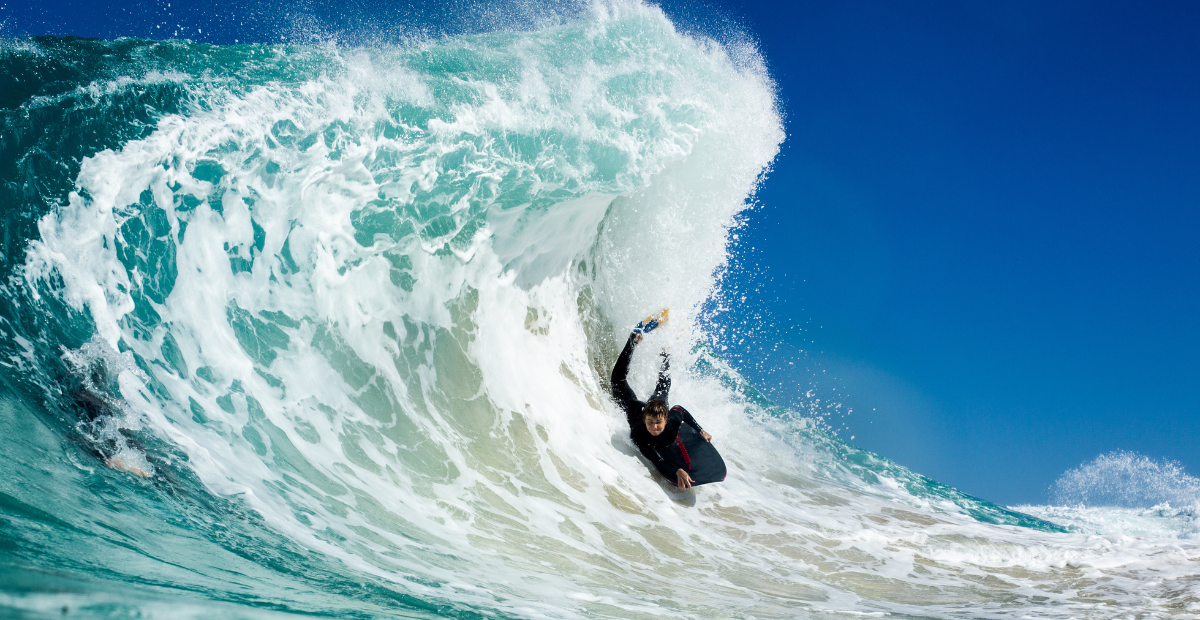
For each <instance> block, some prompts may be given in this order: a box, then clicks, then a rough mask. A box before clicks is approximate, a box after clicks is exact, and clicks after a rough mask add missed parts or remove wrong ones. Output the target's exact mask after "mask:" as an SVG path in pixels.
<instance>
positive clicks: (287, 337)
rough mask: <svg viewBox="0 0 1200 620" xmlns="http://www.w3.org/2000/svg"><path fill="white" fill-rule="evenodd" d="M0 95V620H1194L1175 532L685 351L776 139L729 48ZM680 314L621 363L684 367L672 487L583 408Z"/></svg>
mask: <svg viewBox="0 0 1200 620" xmlns="http://www.w3.org/2000/svg"><path fill="white" fill-rule="evenodd" d="M0 65H2V66H3V69H2V72H3V73H5V74H7V75H10V76H13V78H14V79H13V81H12V84H13V86H12V88H11V89H10V90H8V91H7V92H4V93H0V111H2V114H3V123H4V131H3V133H2V134H0V200H2V201H3V208H4V213H3V215H4V222H5V228H4V232H5V235H4V236H3V239H0V242H2V249H3V255H2V256H0V269H2V273H3V275H4V277H5V278H6V279H5V283H4V295H3V297H2V299H0V461H2V462H3V467H4V471H5V472H6V473H8V474H9V475H6V476H3V477H0V521H2V522H3V524H4V525H3V527H0V574H2V575H3V576H4V579H2V580H0V609H4V610H5V611H6V612H8V611H10V610H11V611H12V613H14V614H17V615H30V616H36V615H38V614H43V615H44V614H46V613H52V614H59V615H61V614H60V610H61V609H62V608H63V607H66V608H68V611H69V612H70V614H72V615H71V616H70V617H111V616H113V615H127V616H156V615H158V616H170V617H213V616H236V617H257V616H262V617H268V616H274V615H275V614H277V613H278V612H288V613H296V614H313V615H323V616H338V617H419V618H431V617H450V618H657V617H673V618H674V617H682V618H725V617H730V616H744V617H760V618H767V617H776V618H793V617H825V616H826V615H829V614H843V613H845V614H851V615H862V614H870V615H893V616H896V617H926V618H961V617H972V618H980V617H984V618H1023V617H1030V616H1033V617H1039V618H1080V617H1086V618H1118V617H1125V616H1126V615H1127V614H1129V613H1132V612H1134V611H1135V610H1136V611H1138V612H1147V611H1148V612H1153V613H1160V614H1167V613H1175V612H1176V611H1178V610H1184V611H1185V612H1188V613H1190V612H1191V611H1195V610H1196V606H1197V605H1200V603H1197V601H1198V600H1200V598H1198V593H1197V586H1196V585H1195V584H1196V581H1195V576H1196V575H1197V573H1198V565H1197V558H1198V557H1200V548H1197V547H1196V546H1195V545H1194V544H1193V543H1190V542H1186V537H1180V536H1172V535H1169V534H1163V535H1159V534H1156V533H1153V532H1150V533H1146V534H1145V535H1141V534H1139V536H1140V537H1136V538H1134V537H1126V538H1120V539H1114V540H1115V542H1114V541H1113V540H1109V539H1107V538H1100V537H1096V536H1094V535H1093V532H1092V531H1090V530H1087V529H1086V528H1083V527H1078V526H1072V527H1066V526H1063V525H1060V524H1058V523H1056V522H1055V521H1054V518H1052V517H1046V515H1044V514H1043V515H1042V516H1043V517H1046V518H1039V516H1035V515H1031V514H1029V512H1024V511H1018V510H1012V509H1007V508H1004V507H1000V506H996V505H994V504H991V503H989V502H987V501H985V500H982V499H979V498H975V497H971V496H969V495H966V494H964V493H962V492H960V491H958V490H956V489H953V488H951V487H948V486H946V485H943V484H940V483H938V482H936V481H934V480H931V479H929V478H926V477H924V476H921V475H919V474H916V473H914V472H911V471H908V470H907V469H904V468H903V467H900V466H898V465H896V464H894V463H892V462H890V461H888V460H887V459H884V458H881V457H879V456H877V455H874V454H871V453H868V452H865V451H862V450H859V449H857V448H855V447H854V446H852V445H849V444H846V443H844V442H842V441H841V440H839V439H838V438H837V437H835V436H833V435H832V434H831V433H829V432H827V431H826V430H825V429H824V428H823V427H822V426H821V425H819V424H814V423H813V422H812V420H810V419H809V418H806V417H805V416H803V415H800V414H799V413H797V412H795V411H790V410H787V409H785V408H781V407H778V406H776V405H775V404H773V403H771V402H770V401H768V400H766V399H765V398H763V396H762V395H761V394H760V393H759V392H758V390H757V389H755V387H754V386H753V385H750V384H749V383H747V382H746V380H745V379H744V378H743V377H742V376H741V375H739V374H738V373H737V372H736V371H735V370H734V369H732V368H731V367H730V366H729V365H728V364H727V363H726V362H725V360H723V359H722V358H721V357H720V356H719V355H718V354H717V353H716V352H715V351H714V350H713V348H712V347H711V346H710V344H709V343H710V342H711V334H712V333H713V332H714V330H716V329H720V327H721V326H722V323H721V321H722V320H724V319H723V318H722V317H721V316H720V315H716V316H714V315H711V314H707V313H706V310H705V308H707V307H711V306H712V304H709V305H706V303H707V302H709V301H711V299H712V297H713V296H714V295H718V294H719V293H720V279H719V274H720V273H721V270H722V266H723V265H725V262H726V260H727V256H728V246H729V244H730V239H731V233H730V231H731V230H732V229H733V228H735V227H736V225H737V221H738V219H737V218H738V215H739V213H741V212H742V211H743V210H744V209H745V208H746V206H747V204H748V200H749V199H750V198H751V197H752V195H753V193H754V191H755V189H756V187H757V185H758V183H759V182H760V181H761V179H762V178H763V175H764V174H766V173H767V172H768V171H769V169H770V166H771V164H772V162H773V161H774V159H775V157H776V156H777V155H778V153H779V147H780V144H781V142H782V140H783V139H784V132H783V127H782V121H781V116H780V111H779V109H778V107H777V106H778V104H777V101H776V99H775V91H774V84H773V83H772V81H771V79H770V76H769V72H768V71H767V66H766V62H765V60H764V59H763V58H761V57H760V56H759V54H758V53H757V51H756V50H754V49H753V48H752V47H750V46H741V47H739V46H734V45H732V44H729V45H726V44H721V43H719V42H716V41H713V40H710V39H706V38H703V37H699V36H691V35H686V34H683V33H681V32H680V31H679V30H678V29H677V28H676V27H675V25H674V24H672V23H671V21H670V20H669V19H667V17H666V16H665V15H664V14H663V12H662V11H661V10H659V9H658V8H656V7H653V6H647V5H644V4H640V3H637V2H624V1H618V2H612V3H597V4H595V5H593V6H591V8H590V9H588V10H585V11H583V13H582V14H581V15H579V16H578V17H577V18H574V19H571V20H567V21H563V22H561V23H554V24H551V25H547V26H544V27H541V28H539V29H536V30H531V31H528V32H513V31H496V32H491V33H484V34H476V35H470V36H460V37H449V38H445V39H439V40H435V41H426V42H422V43H419V44H411V45H405V46H396V47H360V48H351V47H336V46H289V45H272V46H268V45H235V46H224V47H222V46H210V45H202V44H195V43H190V42H184V41H169V42H152V41H142V40H131V39H122V40H118V41H94V40H80V39H69V38H67V39H63V38H35V39H25V40H8V41H4V42H3V43H2V44H0ZM798 122H803V120H802V119H800V120H799V121H798ZM773 208H787V205H778V206H777V207H773ZM666 306H669V307H670V308H671V317H672V318H671V322H670V323H669V324H668V325H667V326H666V327H665V328H663V329H660V330H658V331H656V332H655V333H654V334H652V335H651V337H650V338H648V342H647V343H646V344H645V345H643V349H650V350H654V349H657V348H661V347H669V348H670V349H671V350H672V352H673V355H674V359H675V363H674V365H673V372H674V386H673V389H672V398H673V399H675V400H676V401H677V402H679V403H681V404H685V405H686V406H687V407H688V409H689V410H691V411H692V412H693V413H694V414H695V415H696V416H697V418H698V419H699V420H700V422H701V423H702V424H704V426H705V428H706V429H707V430H709V431H711V432H712V433H713V434H714V435H715V437H716V439H715V441H716V442H717V443H718V445H719V447H720V449H721V451H722V454H723V455H724V456H725V458H726V461H727V463H728V465H729V471H730V474H729V478H728V479H727V480H726V481H725V482H724V483H722V484H718V485H711V486H708V487H704V488H701V489H699V490H697V491H696V492H694V493H681V492H677V491H675V490H674V489H673V488H671V487H670V485H668V484H666V483H665V482H664V481H663V480H662V479H661V478H659V477H657V476H656V475H655V474H654V473H653V472H652V471H651V470H650V469H648V467H647V466H646V464H645V463H644V462H643V461H642V460H641V459H640V458H639V457H638V455H637V451H636V449H635V448H633V446H632V445H631V444H630V442H629V441H628V439H627V432H628V430H627V428H626V427H625V422H624V420H623V417H622V416H621V414H620V412H618V411H617V409H616V407H615V406H614V404H613V403H612V402H611V399H610V398H609V396H608V385H607V376H608V372H609V370H610V368H611V365H612V363H613V361H614V360H615V358H616V355H617V352H618V347H619V345H620V344H621V343H622V341H623V339H624V337H625V336H626V335H627V333H628V330H629V328H630V326H632V325H633V324H635V323H636V322H637V320H638V319H640V318H642V317H643V316H645V315H646V314H647V313H648V312H649V311H652V310H656V309H658V308H661V307H666ZM639 355H641V354H639ZM653 357H654V356H653V355H650V354H645V355H642V356H640V357H638V358H636V359H635V360H634V367H633V372H632V375H633V376H634V377H635V379H634V381H633V383H634V388H635V389H636V390H639V391H640V392H641V393H643V394H644V393H646V392H647V391H648V390H649V389H650V387H651V386H650V383H651V381H652V379H653V369H654V366H653V361H654V360H653V359H651V358H653ZM1135 468H1136V467H1135ZM1160 469H1162V467H1161V466H1160ZM1139 471H1140V470H1139ZM1163 471H1164V472H1165V471H1166V470H1163ZM1191 480H1194V479H1191ZM1087 497H1089V498H1090V497H1092V496H1091V495H1088V496H1087ZM1147 497H1149V495H1148V496H1147ZM1086 501H1091V500H1090V499H1089V500H1086ZM1131 501H1132V500H1131ZM1031 511H1033V510H1032V509H1031ZM1039 514H1042V513H1039ZM1147 518H1149V517H1147ZM1048 519H1049V520H1048ZM1072 523H1073V522H1072ZM1150 568H1153V571H1150V570H1149V569H1150ZM680 584H686V587H681V585H680Z"/></svg>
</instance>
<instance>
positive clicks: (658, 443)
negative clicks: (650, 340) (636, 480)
mask: <svg viewBox="0 0 1200 620" xmlns="http://www.w3.org/2000/svg"><path fill="white" fill-rule="evenodd" d="M636 346H637V342H636V341H635V340H634V336H630V337H629V341H628V342H626V343H625V349H624V350H622V351H621V355H620V356H619V357H618V358H617V363H616V365H615V366H613V371H612V393H613V398H615V399H616V400H617V403H618V404H620V405H621V408H622V409H624V410H625V419H626V421H628V422H629V436H630V438H631V439H633V444H634V445H635V446H637V447H638V450H641V452H642V455H643V456H645V457H646V458H647V459H650V462H651V463H653V464H654V468H655V469H657V470H658V471H659V472H660V473H661V474H662V475H663V476H666V478H667V480H668V481H670V482H671V483H672V484H673V483H674V482H675V477H676V472H677V471H679V470H680V469H683V470H684V471H687V472H689V473H691V471H692V463H691V459H690V458H689V456H688V453H687V449H686V448H684V447H683V445H682V443H683V442H682V441H681V439H680V427H681V426H682V425H683V424H684V423H686V424H687V425H688V426H690V427H691V429H692V430H694V431H695V433H696V434H699V433H700V431H701V430H703V429H701V428H700V425H699V424H698V423H697V422H696V419H695V418H693V417H692V414H690V413H688V411H687V409H684V408H683V407H680V406H678V405H676V406H675V407H672V408H671V411H670V413H669V414H668V415H667V427H666V428H665V429H663V432H661V433H659V434H658V436H657V437H656V436H654V435H651V434H650V431H647V430H646V422H645V421H644V419H643V416H642V409H643V408H645V406H646V403H644V402H642V401H640V400H638V398H637V395H635V394H634V393H633V389H632V388H630V387H629V381H627V380H626V377H627V375H628V374H629V360H630V359H631V358H632V357H633V349H634V347H636ZM662 358H663V361H662V367H661V368H660V369H659V371H658V384H657V385H655V387H654V394H653V395H652V396H651V397H650V399H651V400H653V399H656V398H657V399H660V400H662V401H663V402H667V394H668V393H669V392H670V391H671V377H670V376H668V375H667V371H668V370H670V366H671V358H670V356H669V355H667V354H666V353H665V352H664V353H663V354H662ZM685 432H690V430H689V429H685ZM722 477H724V476H722Z"/></svg>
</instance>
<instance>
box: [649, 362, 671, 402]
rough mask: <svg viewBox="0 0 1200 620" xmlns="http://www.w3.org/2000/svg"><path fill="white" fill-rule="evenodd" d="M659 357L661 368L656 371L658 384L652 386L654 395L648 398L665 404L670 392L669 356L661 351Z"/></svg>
mask: <svg viewBox="0 0 1200 620" xmlns="http://www.w3.org/2000/svg"><path fill="white" fill-rule="evenodd" d="M659 355H661V356H662V367H660V368H659V369H658V384H656V385H655V386H654V395H653V396H651V397H650V398H657V399H659V400H661V401H663V402H664V403H665V402H667V396H668V395H669V394H670V392H671V374H670V371H671V354H669V353H667V352H666V351H663V352H662V353H660V354H659Z"/></svg>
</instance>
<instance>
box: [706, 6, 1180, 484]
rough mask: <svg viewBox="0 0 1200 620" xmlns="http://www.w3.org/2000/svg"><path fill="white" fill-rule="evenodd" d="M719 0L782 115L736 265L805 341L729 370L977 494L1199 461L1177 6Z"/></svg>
mask: <svg viewBox="0 0 1200 620" xmlns="http://www.w3.org/2000/svg"><path fill="white" fill-rule="evenodd" d="M725 10H726V11H727V12H728V14H729V15H731V16H733V17H734V19H740V20H741V24H742V25H743V26H744V27H745V28H746V29H747V30H748V31H750V32H752V33H754V34H755V35H756V36H757V37H758V40H759V43H760V47H761V50H762V52H763V53H764V55H765V57H766V58H767V62H768V63H769V65H770V68H771V70H772V74H773V75H774V77H775V79H776V81H777V82H778V85H779V90H780V96H781V100H782V107H783V110H784V111H785V113H786V115H787V132H788V139H787V142H786V144H785V146H784V149H783V154H782V156H781V158H780V160H779V162H778V164H777V165H776V167H775V170H774V172H773V173H772V175H771V177H770V179H769V180H768V181H767V183H766V184H765V186H764V187H763V188H762V190H761V192H760V194H759V197H758V198H759V201H760V202H761V204H762V206H761V207H760V208H759V209H757V210H756V211H755V212H754V213H753V215H752V216H751V217H750V218H749V221H748V224H747V229H746V230H745V231H744V232H743V234H742V235H741V240H742V245H741V248H740V251H739V254H740V257H741V265H742V267H743V268H742V270H741V271H739V272H738V274H737V276H736V277H737V278H739V279H740V280H741V281H742V282H741V284H742V288H743V289H744V290H752V289H754V288H755V287H757V288H758V294H757V297H758V298H759V299H760V300H761V302H762V303H764V304H765V305H766V310H767V311H769V312H770V313H771V314H772V315H773V316H774V317H775V318H776V320H779V319H786V321H782V320H781V321H780V323H781V324H782V323H785V322H791V323H792V324H794V325H799V326H803V327H804V331H803V332H800V333H799V334H797V335H791V336H785V337H786V338H787V339H788V341H789V343H790V344H791V345H792V346H791V347H790V348H786V350H787V352H788V353H789V354H794V355H797V358H799V357H805V358H806V359H807V362H806V363H805V364H801V365H797V366H796V367H794V368H795V370H794V371H793V372H791V373H790V374H789V372H788V371H786V370H785V371H780V370H778V369H779V368H781V367H782V366H784V365H783V364H782V363H781V360H782V357H776V358H773V359H772V362H771V363H769V364H767V365H766V367H768V369H769V370H774V372H762V369H761V368H758V369H757V370H756V366H755V365H754V364H750V363H746V364H745V366H746V368H747V370H748V372H749V373H750V374H757V375H759V376H760V378H761V379H762V382H763V383H764V385H767V387H768V389H769V390H770V391H771V392H772V394H773V395H774V396H775V397H776V398H778V399H779V400H781V401H784V402H789V401H791V402H795V401H796V400H797V399H798V398H799V397H801V396H802V394H801V391H802V390H803V389H807V388H806V386H808V385H809V384H810V383H812V376H813V375H814V374H819V375H821V376H820V377H819V382H820V386H819V389H818V390H817V394H818V395H824V396H825V397H826V398H831V397H832V398H833V399H835V400H838V401H839V402H842V403H843V404H844V405H845V408H847V409H848V408H850V407H853V408H854V413H853V414H851V415H850V416H842V417H837V416H835V418H831V423H833V425H834V426H835V427H841V426H843V425H845V426H846V427H847V430H844V431H842V432H841V436H842V437H843V438H849V436H850V435H854V436H855V440H854V441H853V442H852V443H855V444H857V445H860V446H862V447H865V448H868V449H870V450H873V451H876V452H879V453H881V454H883V455H886V456H889V457H891V458H893V459H894V460H896V461H898V462H900V463H901V464H904V465H906V466H909V467H911V468H913V469H915V470H916V471H919V472H921V473H924V474H926V475H929V476H931V477H933V478H935V479H937V480H940V481H943V482H946V483H949V484H952V485H954V486H957V487H959V488H961V489H963V490H965V491H967V492H969V493H973V494H976V495H979V496H982V497H984V498H987V499H991V500H993V501H998V502H1003V503H1008V504H1014V503H1025V502H1043V501H1046V500H1047V499H1048V496H1047V494H1046V489H1047V487H1049V486H1050V485H1051V484H1052V483H1053V481H1054V480H1055V479H1056V478H1057V477H1058V475H1060V474H1061V473H1062V472H1063V471H1064V470H1066V469H1068V468H1071V467H1074V466H1077V465H1079V464H1080V463H1081V462H1083V461H1087V460H1090V459H1092V458H1093V457H1095V456H1097V455H1098V454H1101V453H1104V452H1108V451H1111V450H1116V449H1123V450H1131V451H1136V452H1140V453H1142V454H1145V455H1147V456H1150V457H1152V458H1169V459H1173V460H1177V461H1180V462H1181V463H1183V464H1184V466H1185V467H1186V469H1187V470H1189V471H1190V472H1192V473H1193V474H1194V473H1195V472H1197V471H1200V455H1198V453H1197V450H1196V446H1197V443H1198V440H1200V395H1197V389H1198V388H1200V361H1198V359H1197V349H1198V348H1200V327H1198V326H1197V320H1198V319H1200V290H1198V286H1197V285H1198V284H1200V107H1198V104H1200V35H1198V33H1200V5H1198V4H1194V3H1191V4H1189V3H1133V2H1126V3H1117V2H1077V3H1068V2H1064V3H1045V2H997V3H980V2H907V3H899V2H887V1H880V2H861V1H855V2H820V3H818V2H795V3H786V4H780V5H764V4H758V3H752V2H747V3H744V4H731V5H727V6H726V7H725ZM788 333H789V334H791V333H794V332H788ZM795 349H803V350H804V351H805V356H799V354H796V353H794V350H795ZM746 353H747V354H748V355H750V356H752V355H754V350H753V349H750V350H747V351H746ZM800 366H804V367H805V369H800ZM821 371H824V372H821ZM780 382H782V383H783V385H779V383H780ZM834 388H837V391H836V392H834V391H833V390H834Z"/></svg>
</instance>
